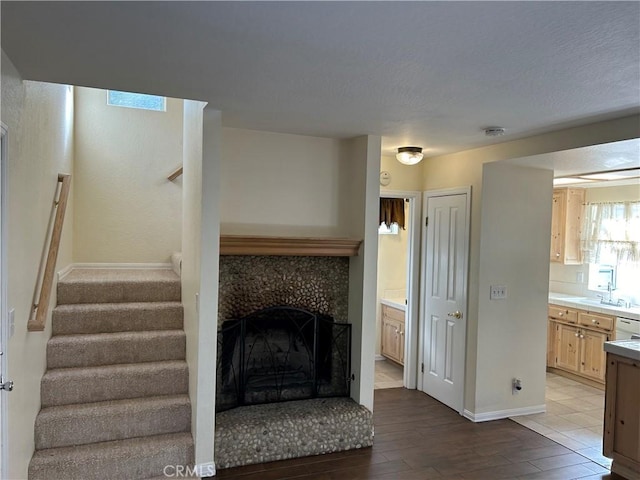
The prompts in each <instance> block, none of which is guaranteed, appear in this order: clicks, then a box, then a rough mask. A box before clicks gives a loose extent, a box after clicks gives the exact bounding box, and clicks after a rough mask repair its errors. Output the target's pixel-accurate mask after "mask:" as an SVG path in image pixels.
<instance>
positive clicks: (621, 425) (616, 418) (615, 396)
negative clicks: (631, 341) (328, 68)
mask: <svg viewBox="0 0 640 480" xmlns="http://www.w3.org/2000/svg"><path fill="white" fill-rule="evenodd" d="M639 386H640V361H639V360H633V359H631V358H627V357H623V356H620V355H615V354H612V353H608V354H607V385H606V390H605V392H606V393H605V395H606V396H605V407H604V436H603V449H602V451H603V453H604V455H605V456H607V457H609V458H612V459H613V463H612V465H611V471H612V472H615V473H617V474H619V475H621V476H622V477H624V478H627V479H629V480H638V479H640V408H638V405H640V387H639Z"/></svg>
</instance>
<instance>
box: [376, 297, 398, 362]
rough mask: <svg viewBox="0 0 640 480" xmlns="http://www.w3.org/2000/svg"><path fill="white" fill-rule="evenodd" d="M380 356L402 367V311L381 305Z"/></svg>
mask: <svg viewBox="0 0 640 480" xmlns="http://www.w3.org/2000/svg"><path fill="white" fill-rule="evenodd" d="M381 353H382V355H384V356H385V357H387V358H388V359H389V360H393V361H394V362H396V363H399V364H400V365H404V311H402V310H400V309H397V308H393V307H390V306H388V305H382V349H381Z"/></svg>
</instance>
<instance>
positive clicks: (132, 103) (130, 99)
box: [107, 90, 167, 112]
mask: <svg viewBox="0 0 640 480" xmlns="http://www.w3.org/2000/svg"><path fill="white" fill-rule="evenodd" d="M107 105H111V106H114V107H128V108H140V109H142V110H155V111H156V112H166V111H167V98H166V97H161V96H159V95H146V94H144V93H131V92H119V91H117V90H109V91H108V92H107Z"/></svg>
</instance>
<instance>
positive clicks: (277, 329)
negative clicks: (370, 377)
mask: <svg viewBox="0 0 640 480" xmlns="http://www.w3.org/2000/svg"><path fill="white" fill-rule="evenodd" d="M350 348H351V325H350V324H346V323H338V322H335V321H334V319H333V318H332V317H330V316H328V315H323V314H319V313H313V312H310V311H307V310H304V309H301V308H294V307H289V306H276V307H269V308H265V309H262V310H259V311H257V312H254V313H251V314H249V315H246V316H244V317H242V318H239V319H229V320H226V321H224V322H223V323H222V325H221V328H220V330H219V332H218V361H217V388H216V411H218V412H221V411H224V410H228V409H231V408H234V407H237V406H243V405H256V404H262V403H274V402H282V401H290V400H302V399H310V398H318V397H341V396H349V375H350Z"/></svg>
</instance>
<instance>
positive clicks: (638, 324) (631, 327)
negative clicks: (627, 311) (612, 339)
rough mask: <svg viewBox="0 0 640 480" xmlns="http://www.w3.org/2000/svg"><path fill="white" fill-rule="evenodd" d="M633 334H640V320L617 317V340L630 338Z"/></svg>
mask: <svg viewBox="0 0 640 480" xmlns="http://www.w3.org/2000/svg"><path fill="white" fill-rule="evenodd" d="M632 335H640V320H634V319H632V318H624V317H618V318H616V340H629V339H630V338H632Z"/></svg>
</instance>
